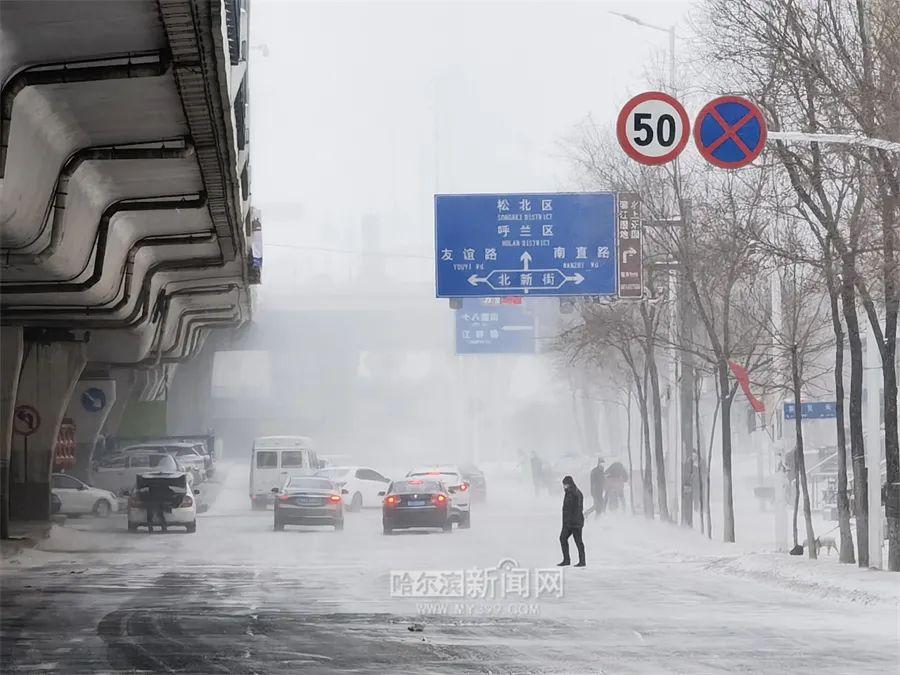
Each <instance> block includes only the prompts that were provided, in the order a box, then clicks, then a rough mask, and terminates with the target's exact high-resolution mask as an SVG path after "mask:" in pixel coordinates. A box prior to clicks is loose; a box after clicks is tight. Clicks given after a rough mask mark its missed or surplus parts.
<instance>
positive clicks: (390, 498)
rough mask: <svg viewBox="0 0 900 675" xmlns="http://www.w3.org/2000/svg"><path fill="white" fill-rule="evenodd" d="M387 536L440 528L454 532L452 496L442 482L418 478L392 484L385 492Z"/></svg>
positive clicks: (383, 508) (383, 521)
mask: <svg viewBox="0 0 900 675" xmlns="http://www.w3.org/2000/svg"><path fill="white" fill-rule="evenodd" d="M381 513H382V525H383V526H384V533H385V534H391V532H393V531H394V530H399V529H406V528H410V527H440V528H441V529H443V530H444V532H452V531H453V521H452V520H451V519H450V496H449V495H448V493H447V490H446V489H445V488H444V485H443V484H442V483H441V482H440V481H435V480H420V479H417V478H413V479H408V480H398V481H394V482H392V483H391V484H390V485H389V486H388V489H387V491H386V492H384V505H383V506H382V512H381Z"/></svg>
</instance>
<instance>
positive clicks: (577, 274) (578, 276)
mask: <svg viewBox="0 0 900 675" xmlns="http://www.w3.org/2000/svg"><path fill="white" fill-rule="evenodd" d="M566 281H574V282H575V285H576V286H577V285H578V284H580V283H581V282H582V281H584V277H583V276H581V273H580V272H575V276H572V277H566Z"/></svg>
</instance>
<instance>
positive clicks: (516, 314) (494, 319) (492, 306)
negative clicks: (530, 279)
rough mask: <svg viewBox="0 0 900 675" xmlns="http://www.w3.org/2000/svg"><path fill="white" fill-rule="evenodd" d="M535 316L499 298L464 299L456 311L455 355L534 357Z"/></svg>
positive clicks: (523, 308) (519, 306)
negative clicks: (526, 355)
mask: <svg viewBox="0 0 900 675" xmlns="http://www.w3.org/2000/svg"><path fill="white" fill-rule="evenodd" d="M534 337H535V331H534V315H533V314H532V313H531V312H530V311H529V310H528V309H526V308H525V306H524V305H523V304H505V303H504V300H503V299H501V298H480V299H468V298H467V299H465V300H463V306H462V308H461V309H458V310H456V353H457V354H533V353H534V352H535V345H534Z"/></svg>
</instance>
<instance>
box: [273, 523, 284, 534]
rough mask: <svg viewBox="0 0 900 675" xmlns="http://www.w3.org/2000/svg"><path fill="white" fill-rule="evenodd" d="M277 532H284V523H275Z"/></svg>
mask: <svg viewBox="0 0 900 675" xmlns="http://www.w3.org/2000/svg"><path fill="white" fill-rule="evenodd" d="M275 531H276V532H284V523H282V522H281V521H280V520H276V521H275Z"/></svg>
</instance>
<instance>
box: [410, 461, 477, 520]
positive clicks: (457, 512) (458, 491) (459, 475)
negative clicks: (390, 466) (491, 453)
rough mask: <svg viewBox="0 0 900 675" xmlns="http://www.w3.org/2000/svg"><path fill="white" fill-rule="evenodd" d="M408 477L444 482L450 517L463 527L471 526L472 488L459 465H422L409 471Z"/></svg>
mask: <svg viewBox="0 0 900 675" xmlns="http://www.w3.org/2000/svg"><path fill="white" fill-rule="evenodd" d="M406 478H419V479H421V480H433V481H438V482H440V483H441V484H443V485H444V486H445V487H446V489H447V495H448V496H449V498H450V518H451V519H452V520H453V522H455V523H457V524H458V525H459V526H460V527H461V528H463V529H465V528H467V527H469V525H470V524H471V522H472V520H471V514H470V513H469V502H470V497H471V490H470V486H469V483H468V482H467V481H466V480H465V478H464V477H463V472H462V470H461V469H460V468H459V467H458V466H456V465H455V464H435V465H432V466H420V467H417V468H415V469H413V470H412V471H410V472H409V473H407V474H406Z"/></svg>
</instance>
